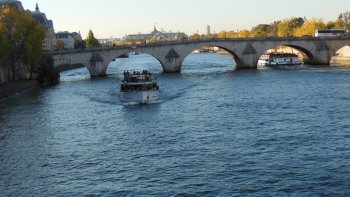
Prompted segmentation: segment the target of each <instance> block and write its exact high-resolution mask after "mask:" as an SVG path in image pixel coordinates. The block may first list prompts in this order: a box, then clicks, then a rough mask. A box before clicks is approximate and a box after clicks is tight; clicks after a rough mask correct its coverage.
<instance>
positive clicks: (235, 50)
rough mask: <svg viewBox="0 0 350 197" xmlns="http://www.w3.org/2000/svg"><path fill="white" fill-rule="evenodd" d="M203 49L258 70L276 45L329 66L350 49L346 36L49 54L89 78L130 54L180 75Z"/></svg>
mask: <svg viewBox="0 0 350 197" xmlns="http://www.w3.org/2000/svg"><path fill="white" fill-rule="evenodd" d="M204 46H213V47H219V48H221V49H223V50H225V51H227V52H228V53H230V54H231V55H232V57H233V59H234V61H235V63H236V66H237V68H238V69H240V68H257V62H258V60H259V58H260V57H261V55H262V54H263V53H265V52H266V51H267V50H269V49H271V48H274V47H276V46H288V47H291V48H294V49H296V50H298V51H299V52H301V54H303V55H304V56H306V57H307V59H308V60H307V62H306V63H308V64H320V65H329V63H330V60H331V58H332V57H333V56H335V55H336V52H337V51H338V50H339V49H341V48H343V47H345V46H350V38H349V37H344V38H343V37H339V38H338V37H334V38H296V37H287V38H234V39H208V40H187V41H174V42H159V43H152V44H141V45H133V46H116V47H105V48H95V49H84V50H68V51H55V52H52V53H51V54H52V55H53V58H54V60H55V67H59V66H61V65H75V64H82V65H84V66H85V67H87V69H88V70H89V72H90V75H91V77H97V76H104V75H106V72H107V68H108V65H109V64H110V62H111V61H113V60H114V59H115V58H117V57H120V56H122V55H125V54H129V53H130V52H139V53H145V54H149V55H151V56H153V57H155V58H156V59H157V60H158V61H159V62H160V64H161V65H162V67H163V71H164V72H168V73H174V72H181V66H182V63H183V61H184V60H185V58H186V57H187V56H188V55H189V54H190V53H191V52H192V51H194V50H196V49H200V48H202V47H204Z"/></svg>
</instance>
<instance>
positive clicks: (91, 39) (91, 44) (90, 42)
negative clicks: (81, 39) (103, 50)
mask: <svg viewBox="0 0 350 197" xmlns="http://www.w3.org/2000/svg"><path fill="white" fill-rule="evenodd" d="M85 42H86V48H96V47H100V46H101V44H100V43H99V42H98V40H97V39H96V38H95V36H94V33H92V30H90V31H89V34H88V36H87V38H86V41H85Z"/></svg>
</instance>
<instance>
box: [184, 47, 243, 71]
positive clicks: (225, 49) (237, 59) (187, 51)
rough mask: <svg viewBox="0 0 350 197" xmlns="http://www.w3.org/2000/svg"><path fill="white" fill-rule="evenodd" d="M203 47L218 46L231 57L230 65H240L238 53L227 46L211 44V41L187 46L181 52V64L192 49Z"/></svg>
mask: <svg viewBox="0 0 350 197" xmlns="http://www.w3.org/2000/svg"><path fill="white" fill-rule="evenodd" d="M205 47H208V48H213V47H217V48H219V49H220V50H223V51H225V52H227V53H228V54H229V55H230V57H231V58H232V59H233V61H234V62H233V66H232V67H235V66H237V65H240V64H241V60H240V58H239V57H238V55H237V54H236V53H234V52H233V51H232V50H230V49H229V48H228V47H227V46H223V45H220V44H211V43H209V44H208V43H202V44H199V45H196V46H193V47H189V48H188V49H187V50H185V51H184V52H183V53H182V57H183V58H182V60H181V65H182V64H183V63H184V61H185V60H186V58H187V57H188V56H189V55H191V54H192V53H193V52H194V51H196V50H200V49H202V48H205Z"/></svg>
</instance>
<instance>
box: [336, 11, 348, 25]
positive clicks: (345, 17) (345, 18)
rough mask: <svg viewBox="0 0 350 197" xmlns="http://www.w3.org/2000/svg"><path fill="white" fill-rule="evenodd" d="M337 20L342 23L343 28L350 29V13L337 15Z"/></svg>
mask: <svg viewBox="0 0 350 197" xmlns="http://www.w3.org/2000/svg"><path fill="white" fill-rule="evenodd" d="M338 19H339V20H340V21H342V22H343V24H344V27H345V28H350V11H347V12H344V13H341V14H339V17H338Z"/></svg>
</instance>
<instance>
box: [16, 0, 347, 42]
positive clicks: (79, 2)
mask: <svg viewBox="0 0 350 197" xmlns="http://www.w3.org/2000/svg"><path fill="white" fill-rule="evenodd" d="M21 2H22V4H23V7H24V8H25V9H29V10H35V5H36V3H38V5H39V8H40V11H41V12H44V13H45V14H46V16H47V18H48V19H51V20H53V23H54V27H55V30H56V32H57V31H70V32H80V33H81V35H82V37H83V38H84V37H86V35H87V34H88V32H89V30H92V31H93V33H94V35H95V37H97V38H109V37H117V38H121V37H123V36H125V35H127V34H136V33H139V32H141V33H149V32H151V31H153V28H154V26H156V27H157V29H158V30H161V29H163V30H165V31H172V32H179V31H180V32H185V33H187V34H189V35H191V34H193V33H196V32H198V33H200V34H205V33H206V26H207V25H210V27H211V30H212V32H220V31H223V30H225V31H232V30H234V31H237V30H242V29H248V30H250V29H251V28H252V27H254V26H256V25H258V24H270V23H272V22H273V21H277V20H281V19H288V18H291V17H306V18H310V19H311V18H322V19H324V21H326V22H327V21H331V20H332V21H334V20H336V19H337V17H338V16H339V14H340V13H342V12H346V11H350V0H21Z"/></svg>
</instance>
